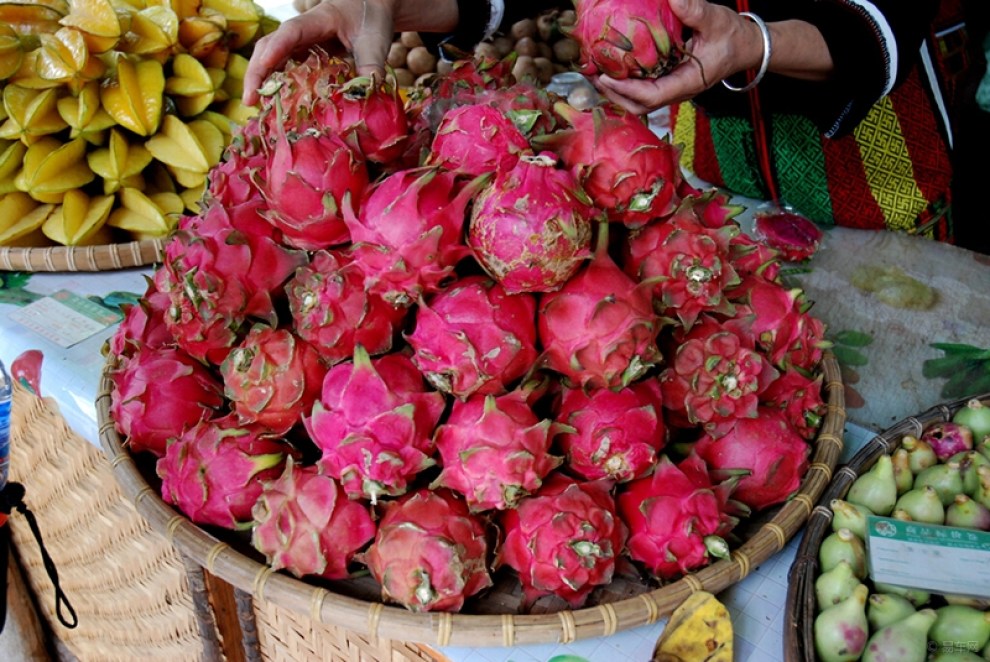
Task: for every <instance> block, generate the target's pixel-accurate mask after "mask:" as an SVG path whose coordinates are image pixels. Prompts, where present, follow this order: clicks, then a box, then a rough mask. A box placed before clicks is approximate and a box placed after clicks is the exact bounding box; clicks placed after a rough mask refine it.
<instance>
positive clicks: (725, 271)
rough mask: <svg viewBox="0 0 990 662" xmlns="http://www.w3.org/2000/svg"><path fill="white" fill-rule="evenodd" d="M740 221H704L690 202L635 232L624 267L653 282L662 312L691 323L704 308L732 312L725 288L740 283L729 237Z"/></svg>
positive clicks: (733, 234) (730, 237)
mask: <svg viewBox="0 0 990 662" xmlns="http://www.w3.org/2000/svg"><path fill="white" fill-rule="evenodd" d="M738 233H739V227H738V226H737V225H735V224H729V225H725V226H722V227H721V228H717V229H710V228H707V227H705V226H704V225H702V223H701V222H700V221H699V220H698V218H697V216H696V215H695V213H694V209H693V206H692V205H691V203H688V204H686V205H682V206H681V208H679V209H678V211H677V212H676V213H675V214H674V215H673V216H671V217H670V218H669V219H666V220H663V221H660V222H654V223H651V224H650V225H647V226H646V227H644V228H642V229H640V230H638V231H637V232H635V233H634V234H633V235H632V236H631V237H630V238H629V242H628V246H627V252H628V256H627V259H626V263H625V268H626V273H628V274H629V275H630V276H632V277H633V278H636V279H638V280H641V281H645V282H648V283H651V284H652V285H653V288H654V293H655V295H656V297H657V298H658V299H659V302H658V303H659V304H660V305H661V306H662V312H663V313H664V314H665V315H668V316H670V317H674V316H675V315H676V317H677V318H678V319H679V320H680V322H681V324H683V325H684V326H685V327H686V328H688V329H690V328H691V325H692V324H694V322H695V320H696V319H697V318H698V315H700V314H701V313H703V312H714V313H722V314H726V315H730V314H732V312H733V307H732V304H731V303H730V302H729V300H728V299H727V298H726V296H725V290H726V289H729V288H731V287H734V286H735V285H737V284H738V283H739V277H738V276H737V275H736V272H735V270H734V269H733V268H732V265H731V262H730V259H729V256H730V249H729V246H730V241H731V239H732V237H733V236H735V235H737V234H738Z"/></svg>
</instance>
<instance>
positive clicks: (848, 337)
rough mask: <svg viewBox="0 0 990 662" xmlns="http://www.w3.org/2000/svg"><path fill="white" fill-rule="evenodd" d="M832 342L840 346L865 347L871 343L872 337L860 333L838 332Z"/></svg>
mask: <svg viewBox="0 0 990 662" xmlns="http://www.w3.org/2000/svg"><path fill="white" fill-rule="evenodd" d="M833 340H834V341H835V342H836V343H838V344H840V345H849V346H850V347H866V346H867V345H869V344H870V343H872V342H873V336H871V335H870V334H868V333H864V332H862V331H839V332H838V333H837V334H835V338H833Z"/></svg>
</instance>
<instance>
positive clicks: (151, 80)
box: [100, 55, 165, 136]
mask: <svg viewBox="0 0 990 662" xmlns="http://www.w3.org/2000/svg"><path fill="white" fill-rule="evenodd" d="M116 65H117V72H116V76H115V77H114V79H113V80H111V81H108V82H106V83H105V84H104V85H103V86H102V88H101V89H100V101H101V102H102V104H103V108H104V109H106V111H107V113H109V114H110V116H111V117H113V118H114V119H115V120H116V121H117V123H118V124H120V125H121V126H123V127H126V128H128V129H130V130H131V131H133V132H134V133H136V134H138V135H140V136H150V135H152V134H154V133H155V131H157V130H158V125H159V124H160V123H161V119H162V105H163V100H162V95H163V94H164V92H165V70H164V68H163V67H162V64H161V62H157V61H155V60H135V59H133V58H131V57H128V56H125V55H119V56H118V57H117V59H116Z"/></svg>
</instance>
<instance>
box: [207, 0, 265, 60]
mask: <svg viewBox="0 0 990 662" xmlns="http://www.w3.org/2000/svg"><path fill="white" fill-rule="evenodd" d="M203 8H204V9H212V10H214V11H217V12H219V13H220V14H223V15H224V16H225V17H226V18H227V29H228V40H229V41H228V44H227V46H228V47H229V48H230V49H231V50H235V51H236V50H237V49H239V48H244V47H245V46H247V45H248V44H249V43H251V41H252V40H253V39H254V37H255V35H256V34H257V33H258V30H259V29H261V12H260V11H259V9H258V5H256V4H254V2H252V0H203Z"/></svg>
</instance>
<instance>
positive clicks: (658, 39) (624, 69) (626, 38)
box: [570, 0, 684, 79]
mask: <svg viewBox="0 0 990 662" xmlns="http://www.w3.org/2000/svg"><path fill="white" fill-rule="evenodd" d="M576 9H577V21H576V22H575V24H574V28H573V29H572V30H571V31H570V36H571V38H572V39H575V40H577V42H578V43H579V44H580V45H581V71H582V73H585V74H588V75H593V74H596V73H602V74H608V75H609V76H611V77H612V78H617V79H621V78H656V77H658V76H662V75H664V74H666V73H667V72H668V71H670V70H671V69H673V68H674V67H675V66H677V65H678V63H680V61H681V59H682V58H683V56H684V38H683V36H682V35H681V32H682V30H683V26H682V25H681V21H680V19H678V18H677V16H675V15H674V13H673V12H672V11H671V10H670V5H669V4H668V2H667V0H631V1H628V2H621V3H616V2H613V1H612V0H581V1H580V2H578V3H576Z"/></svg>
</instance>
